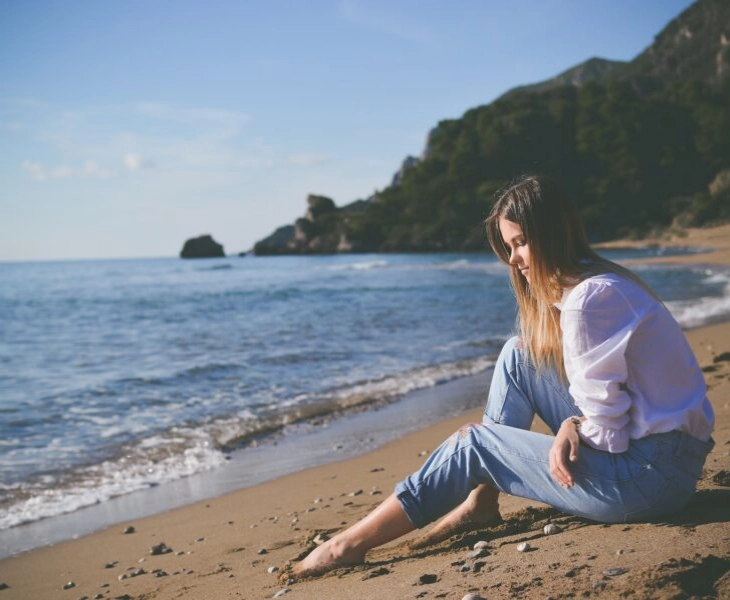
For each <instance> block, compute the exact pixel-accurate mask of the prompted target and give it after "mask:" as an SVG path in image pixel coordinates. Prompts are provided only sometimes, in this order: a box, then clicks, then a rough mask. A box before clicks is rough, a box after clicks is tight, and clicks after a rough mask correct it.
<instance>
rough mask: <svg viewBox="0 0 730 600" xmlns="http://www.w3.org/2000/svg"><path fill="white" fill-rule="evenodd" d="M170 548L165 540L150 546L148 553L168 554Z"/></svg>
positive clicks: (153, 554) (155, 554)
mask: <svg viewBox="0 0 730 600" xmlns="http://www.w3.org/2000/svg"><path fill="white" fill-rule="evenodd" d="M170 552H172V548H170V547H169V546H168V545H167V544H166V543H165V542H160V543H159V544H155V545H154V546H152V547H151V548H150V554H151V555H152V556H160V555H161V554H170Z"/></svg>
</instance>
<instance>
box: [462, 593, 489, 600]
mask: <svg viewBox="0 0 730 600" xmlns="http://www.w3.org/2000/svg"><path fill="white" fill-rule="evenodd" d="M461 600H485V599H484V598H483V597H482V596H480V595H479V594H472V593H469V594H467V595H466V596H463V597H462V598H461Z"/></svg>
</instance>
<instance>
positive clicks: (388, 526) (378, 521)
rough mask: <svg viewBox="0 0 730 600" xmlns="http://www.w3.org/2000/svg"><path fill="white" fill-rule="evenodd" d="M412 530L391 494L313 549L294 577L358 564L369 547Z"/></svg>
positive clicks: (399, 505)
mask: <svg viewBox="0 0 730 600" xmlns="http://www.w3.org/2000/svg"><path fill="white" fill-rule="evenodd" d="M414 529H415V527H414V526H413V523H411V522H410V520H409V519H408V517H407V516H406V513H405V512H403V508H402V507H401V504H400V502H398V499H397V498H396V497H395V494H391V495H390V496H388V497H387V498H386V499H385V500H384V501H383V503H382V504H380V505H379V506H378V507H377V508H376V509H375V510H373V511H372V512H371V513H369V514H368V515H367V516H366V517H364V518H363V519H361V520H360V521H358V522H357V523H355V524H354V525H352V526H351V527H349V528H348V529H346V530H345V531H343V532H341V533H338V534H337V535H336V536H335V537H333V538H332V539H330V540H327V541H326V542H325V543H324V544H322V545H321V546H319V547H318V548H315V549H314V550H313V551H312V553H311V554H309V555H308V556H307V557H306V558H305V559H304V560H303V561H302V562H300V563H299V564H298V565H297V566H296V567H295V568H294V575H295V576H296V577H309V576H313V575H320V574H322V573H325V572H326V571H329V570H331V569H336V568H337V567H345V566H349V565H354V564H359V563H361V562H363V561H364V560H365V554H366V553H367V551H368V550H370V549H371V548H375V547H376V546H381V545H382V544H386V543H387V542H390V541H391V540H394V539H396V538H399V537H401V536H402V535H405V534H406V533H410V532H411V531H413V530H414Z"/></svg>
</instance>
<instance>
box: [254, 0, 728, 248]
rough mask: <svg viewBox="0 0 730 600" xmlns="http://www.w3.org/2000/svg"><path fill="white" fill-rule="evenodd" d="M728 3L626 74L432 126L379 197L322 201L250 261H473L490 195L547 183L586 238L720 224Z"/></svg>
mask: <svg viewBox="0 0 730 600" xmlns="http://www.w3.org/2000/svg"><path fill="white" fill-rule="evenodd" d="M729 74H730V2H728V1H727V0H698V1H697V2H696V3H695V4H693V5H692V6H690V7H689V8H688V9H687V10H685V11H684V12H683V13H682V14H681V15H679V16H678V17H677V18H676V19H674V20H673V21H672V22H671V23H669V24H668V25H667V26H666V27H665V28H664V30H663V31H662V32H661V33H659V35H657V36H656V38H655V40H654V42H653V44H652V45H651V46H649V47H648V48H647V49H646V50H645V51H644V52H642V53H641V54H640V55H639V56H637V57H636V58H635V59H634V60H632V61H631V62H628V63H621V62H616V61H606V60H602V59H595V58H593V59H590V60H589V61H587V62H586V63H583V64H582V65H577V66H575V67H573V68H571V69H569V70H568V71H566V72H565V73H562V74H561V75H558V76H557V77H555V78H553V79H551V80H548V81H545V82H541V83H538V84H533V85H528V86H523V87H519V88H515V89H513V90H510V91H508V92H507V93H505V94H504V95H503V96H502V97H500V98H499V99H497V100H496V101H494V102H492V103H491V104H488V105H485V106H480V107H477V108H473V109H471V110H468V111H467V112H466V113H465V114H464V115H463V116H462V117H461V118H460V119H450V120H444V121H441V122H440V123H438V125H437V126H436V127H435V128H434V129H433V130H432V131H431V133H430V134H429V136H428V141H427V144H426V148H425V149H424V152H423V154H422V156H421V157H420V158H413V157H408V158H407V159H406V160H405V161H404V163H403V166H402V168H401V169H400V171H399V172H398V173H397V174H396V176H395V177H394V179H393V181H392V182H391V184H390V185H389V186H387V187H386V188H384V189H383V190H382V191H380V192H378V193H377V194H375V195H374V196H373V197H371V198H369V199H366V200H359V201H357V202H354V203H352V204H350V205H347V206H344V207H341V208H338V207H336V206H335V205H334V203H333V202H332V201H331V200H330V199H329V198H326V197H323V196H310V197H309V198H308V203H309V210H308V211H307V214H306V215H305V217H303V218H301V219H299V220H298V221H297V222H296V223H295V224H294V225H293V226H292V225H290V226H287V227H283V228H280V229H279V230H277V231H276V232H275V233H274V234H273V235H272V236H270V237H269V238H266V239H265V240H262V241H261V242H258V243H257V244H256V246H255V248H254V252H255V253H256V254H289V253H323V252H370V251H380V252H393V251H398V252H409V251H437V250H439V251H443V250H477V249H483V248H485V246H486V241H485V236H484V232H483V227H482V226H481V222H482V221H483V219H484V217H485V216H486V214H487V213H488V211H489V207H490V205H491V202H492V200H493V197H494V193H495V191H496V190H498V189H499V188H500V187H502V186H503V185H504V184H505V183H506V182H507V181H509V180H510V179H512V178H513V177H514V176H516V175H519V174H521V173H525V172H540V173H547V174H550V175H554V176H556V177H557V178H558V179H559V180H560V181H561V182H562V183H563V185H564V186H565V187H566V188H567V191H568V192H569V193H570V194H571V196H572V197H573V198H574V199H575V200H576V201H577V202H578V204H579V206H580V209H581V211H582V213H583V215H584V218H585V220H586V225H587V228H588V231H589V235H590V236H591V238H592V239H593V240H600V239H607V238H611V237H616V236H624V235H639V234H643V233H646V232H647V231H648V230H650V229H652V228H658V227H667V226H669V225H671V224H673V223H678V224H681V225H702V224H705V223H708V222H712V221H716V220H720V219H727V218H730V76H729Z"/></svg>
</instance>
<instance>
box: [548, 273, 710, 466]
mask: <svg viewBox="0 0 730 600" xmlns="http://www.w3.org/2000/svg"><path fill="white" fill-rule="evenodd" d="M556 306H557V307H558V308H559V309H560V311H561V313H560V326H561V328H562V331H563V356H564V360H565V371H566V373H567V376H568V381H569V382H570V388H569V390H570V394H571V396H572V397H573V399H574V400H575V403H576V405H577V406H578V408H580V410H581V411H582V412H583V415H584V416H585V417H586V421H585V422H583V424H582V425H581V428H580V435H581V438H582V439H583V441H585V442H586V443H587V444H588V445H590V446H592V447H594V448H597V449H598V450H606V451H608V452H624V451H625V450H627V449H628V447H629V440H631V439H639V438H642V437H644V436H646V435H649V434H651V433H663V432H667V431H673V430H680V431H685V432H687V433H688V434H690V435H692V436H693V437H696V438H698V439H701V440H703V441H707V440H708V439H709V437H710V434H711V433H712V428H713V424H714V413H713V410H712V407H711V406H710V402H709V400H708V398H707V388H706V385H705V380H704V377H703V375H702V371H701V370H700V367H699V365H698V364H697V359H696V358H695V356H694V354H693V353H692V349H691V348H690V345H689V343H688V342H687V340H686V338H685V336H684V333H683V332H682V330H681V328H680V326H679V324H678V323H677V322H676V321H675V319H674V317H672V315H671V314H670V312H669V311H668V310H667V308H666V307H665V306H664V305H663V304H661V303H660V302H658V301H657V300H656V299H655V298H654V297H653V296H652V295H651V294H649V293H648V292H647V291H646V290H645V289H644V288H643V287H642V286H640V285H639V284H637V283H636V282H634V281H632V280H630V279H626V278H624V277H621V276H620V275H616V274H614V273H606V274H600V275H595V276H592V277H589V278H587V279H585V280H584V281H582V282H580V283H579V284H578V285H577V286H575V287H574V288H570V289H568V290H566V291H565V293H564V294H563V299H562V302H560V303H559V304H557V305H556Z"/></svg>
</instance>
